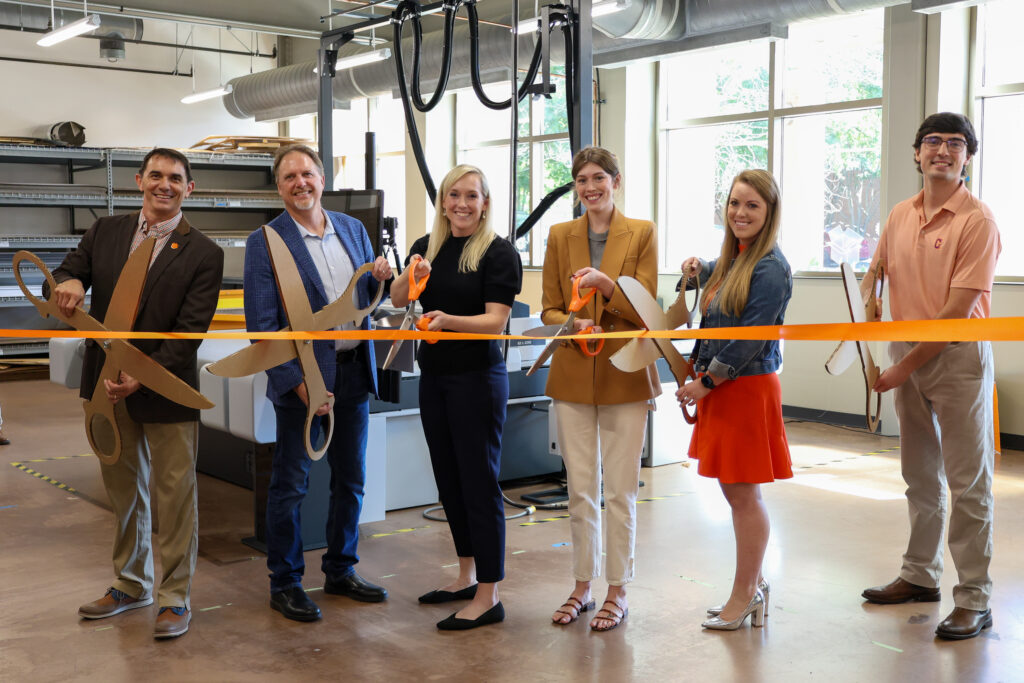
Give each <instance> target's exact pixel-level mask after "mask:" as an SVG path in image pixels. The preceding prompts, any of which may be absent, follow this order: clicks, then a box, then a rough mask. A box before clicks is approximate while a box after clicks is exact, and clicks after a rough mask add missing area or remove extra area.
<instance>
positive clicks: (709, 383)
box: [700, 375, 715, 389]
mask: <svg viewBox="0 0 1024 683" xmlns="http://www.w3.org/2000/svg"><path fill="white" fill-rule="evenodd" d="M700 383H701V384H703V385H704V386H706V387H707V388H708V389H714V388H715V380H713V379H711V375H701V376H700Z"/></svg>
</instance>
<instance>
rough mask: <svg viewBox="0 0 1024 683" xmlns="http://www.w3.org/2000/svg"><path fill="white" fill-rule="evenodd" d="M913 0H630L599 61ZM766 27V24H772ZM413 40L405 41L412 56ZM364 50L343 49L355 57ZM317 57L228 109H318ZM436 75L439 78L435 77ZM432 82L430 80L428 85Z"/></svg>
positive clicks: (492, 40) (493, 39) (465, 70)
mask: <svg viewBox="0 0 1024 683" xmlns="http://www.w3.org/2000/svg"><path fill="white" fill-rule="evenodd" d="M906 3H907V0H631V1H630V2H628V3H627V6H626V8H625V9H623V10H622V11H619V12H616V13H614V14H609V15H605V16H602V17H595V18H594V19H593V23H594V29H595V30H594V38H593V46H594V62H595V64H596V65H597V66H610V65H613V64H619V63H623V62H625V61H629V60H634V59H652V58H657V57H660V56H664V55H668V54H674V53H678V52H682V51H685V50H692V49H696V48H700V47H708V46H711V45H716V44H725V43H729V42H736V41H740V40H751V39H755V38H764V37H784V36H785V26H786V25H787V24H789V23H791V22H795V21H802V20H807V19H817V18H823V17H828V16H836V15H842V14H849V13H853V12H859V11H862V10H868V9H876V8H879V7H889V6H892V5H899V4H906ZM766 27H767V28H766ZM443 33H444V32H443V31H435V32H433V33H428V34H425V35H424V37H423V51H422V54H423V59H422V73H423V74H424V76H425V77H426V78H428V79H429V78H431V76H432V75H433V74H437V73H439V71H440V65H441V51H442V47H443V40H444V36H443ZM536 36H537V34H536V33H527V34H521V35H520V38H519V63H520V64H527V63H528V62H529V59H530V56H531V55H532V53H533V48H534V45H535V40H536ZM453 41H454V54H453V57H452V71H451V78H450V79H449V86H450V87H452V88H460V87H465V86H467V85H469V27H468V26H466V25H465V24H463V25H460V26H458V27H456V29H455V31H454V37H453ZM509 41H510V34H509V32H508V30H507V29H503V28H501V27H498V26H492V25H485V24H481V25H480V64H481V75H482V80H483V81H485V82H487V81H495V80H506V79H507V78H508V76H507V71H508V63H509ZM561 42H562V41H561V40H552V53H553V54H552V61H553V62H554V63H562V61H563V60H562V57H563V55H562V54H561V49H562V46H561ZM411 45H412V41H411V40H409V41H407V44H406V45H405V51H404V52H403V54H404V55H405V59H406V63H410V62H411V60H412V47H411ZM356 52H357V50H354V49H353V50H352V51H351V52H346V51H345V49H344V48H343V50H342V51H341V53H339V57H340V56H344V54H353V53H356ZM315 66H316V64H315V62H312V61H310V62H306V63H303V64H294V65H291V66H285V67H281V68H278V69H270V70H268V71H262V72H259V73H254V74H249V75H246V76H242V77H239V78H235V79H233V80H232V81H231V84H232V86H233V88H234V90H233V92H232V93H231V94H230V95H227V96H225V97H224V99H223V101H224V106H225V107H226V108H227V110H228V111H229V112H230V113H231V114H232V115H233V116H235V117H237V118H249V117H255V118H256V120H258V121H262V120H271V119H280V118H286V117H289V116H298V115H300V114H311V113H313V112H315V111H316V101H317V89H318V77H317V75H316V74H315V73H314V72H313V68H314V67H315ZM432 80H433V79H432ZM432 80H431V81H426V82H424V87H426V88H429V87H431V85H432ZM397 87H398V83H397V77H396V75H395V66H394V63H393V62H392V61H391V60H388V61H384V62H377V63H375V64H369V65H366V66H360V67H356V68H353V69H347V70H344V71H339V72H338V74H337V76H336V77H335V78H334V103H335V106H336V107H345V106H347V103H348V102H349V101H351V100H353V99H358V98H362V97H372V96H377V95H384V94H388V93H394V91H395V90H396V89H397Z"/></svg>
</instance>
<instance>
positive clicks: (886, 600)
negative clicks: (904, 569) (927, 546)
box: [860, 578, 942, 605]
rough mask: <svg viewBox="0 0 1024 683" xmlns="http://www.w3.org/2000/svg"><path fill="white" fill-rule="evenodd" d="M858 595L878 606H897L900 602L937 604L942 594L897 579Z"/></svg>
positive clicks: (936, 589) (937, 590)
mask: <svg viewBox="0 0 1024 683" xmlns="http://www.w3.org/2000/svg"><path fill="white" fill-rule="evenodd" d="M860 595H861V597H862V598H864V599H865V600H867V601H868V602H874V603H877V604H879V605H897V604H899V603H901V602H910V601H911V600H917V601H918V602H938V601H939V600H941V599H942V594H941V593H940V592H939V589H938V588H928V587H926V586H918V585H917V584H914V583H910V582H909V581H905V580H903V579H902V578H897V579H896V580H895V581H893V582H892V583H887V584H885V585H884V586H875V587H874V588H867V589H865V590H864V592H863V593H861V594H860Z"/></svg>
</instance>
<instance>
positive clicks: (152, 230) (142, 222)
mask: <svg viewBox="0 0 1024 683" xmlns="http://www.w3.org/2000/svg"><path fill="white" fill-rule="evenodd" d="M181 218H182V213H181V211H179V212H178V213H177V215H175V216H174V217H173V218H170V219H168V220H166V221H164V222H163V223H156V224H154V225H152V226H150V225H149V224H148V223H147V222H146V217H145V216H144V215H143V214H142V212H141V211H140V212H139V227H138V229H137V230H136V231H135V237H133V238H132V248H131V251H129V252H128V253H129V254H130V253H133V252H134V251H135V250H136V249H138V248H139V245H140V244H142V241H143V240H144V239H146V238H147V237H155V238H156V246H154V247H153V255H152V256H150V258H149V265H150V266H152V265H153V261H156V257H157V256H159V255H160V250H161V249H163V248H164V245H165V244H167V238H168V237H170V235H171V233H172V232H174V229H175V228H177V227H178V224H179V223H181Z"/></svg>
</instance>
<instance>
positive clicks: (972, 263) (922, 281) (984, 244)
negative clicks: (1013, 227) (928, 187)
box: [872, 182, 1001, 320]
mask: <svg viewBox="0 0 1024 683" xmlns="http://www.w3.org/2000/svg"><path fill="white" fill-rule="evenodd" d="M1000 248H1001V245H1000V241H999V230H998V228H996V222H995V219H994V218H993V217H992V211H991V210H990V209H989V208H988V207H987V206H986V205H985V204H983V203H982V202H981V201H980V200H979V199H978V198H977V197H975V196H974V195H972V194H971V193H970V192H968V190H967V187H966V186H965V185H964V184H963V183H962V182H961V183H960V187H959V188H957V190H956V192H954V193H953V196H951V197H950V198H949V199H948V200H947V201H946V203H945V204H943V205H942V208H941V209H939V210H938V211H937V212H936V213H935V215H934V216H932V219H931V220H926V219H925V215H924V191H923V190H922V191H921V192H919V193H918V194H916V195H915V196H913V197H911V198H910V199H907V200H904V201H902V202H900V203H899V204H897V205H896V206H895V208H893V210H892V213H890V214H889V218H888V220H887V221H886V223H885V229H884V230H883V231H882V236H881V238H880V239H879V241H878V248H877V249H876V250H875V256H874V258H873V259H872V267H873V266H874V263H875V262H876V261H877V260H878V259H879V258H884V259H885V262H886V270H887V272H886V276H887V280H888V282H887V283H886V284H887V287H888V289H889V309H890V311H891V312H892V317H893V320H932V319H935V318H937V317H938V315H939V312H940V311H941V310H942V308H943V306H945V305H946V300H947V299H948V298H949V290H950V289H951V288H953V287H957V288H963V289H977V290H981V291H982V295H981V296H980V297H978V303H977V304H976V305H975V306H974V310H972V311H971V316H970V317H972V318H987V317H989V313H990V310H991V305H992V281H993V279H994V278H995V271H996V260H997V259H998V258H999V251H1000Z"/></svg>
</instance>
